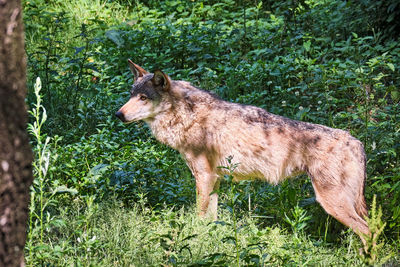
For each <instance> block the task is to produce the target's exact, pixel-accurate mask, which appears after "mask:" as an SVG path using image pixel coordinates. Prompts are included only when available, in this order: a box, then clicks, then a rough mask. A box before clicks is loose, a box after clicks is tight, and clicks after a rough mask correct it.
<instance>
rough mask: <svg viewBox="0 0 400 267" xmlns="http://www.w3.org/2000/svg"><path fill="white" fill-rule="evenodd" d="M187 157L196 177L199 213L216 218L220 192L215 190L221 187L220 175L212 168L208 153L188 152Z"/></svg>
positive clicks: (201, 215) (202, 215)
mask: <svg viewBox="0 0 400 267" xmlns="http://www.w3.org/2000/svg"><path fill="white" fill-rule="evenodd" d="M185 159H186V161H187V164H188V166H189V167H190V169H191V171H192V173H193V175H194V177H195V179H196V193H197V194H196V202H197V213H198V214H199V216H200V217H203V218H204V217H208V218H212V219H214V220H216V219H217V206H218V193H217V192H214V191H216V190H217V189H218V187H219V181H218V175H217V174H216V173H215V171H214V170H213V169H212V167H211V164H210V162H209V161H208V159H207V155H206V154H200V155H196V156H193V155H191V154H186V155H185ZM213 192H214V193H213Z"/></svg>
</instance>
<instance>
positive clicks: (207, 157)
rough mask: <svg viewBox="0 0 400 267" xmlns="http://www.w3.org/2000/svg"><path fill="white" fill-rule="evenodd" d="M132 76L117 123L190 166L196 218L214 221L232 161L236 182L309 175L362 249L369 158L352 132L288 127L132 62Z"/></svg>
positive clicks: (310, 126)
mask: <svg viewBox="0 0 400 267" xmlns="http://www.w3.org/2000/svg"><path fill="white" fill-rule="evenodd" d="M128 62H129V67H130V69H131V71H132V73H133V75H134V84H133V85H132V88H131V90H130V99H129V101H128V102H127V103H126V104H125V105H123V106H122V107H121V108H120V109H119V110H118V111H117V112H116V116H117V117H118V118H119V119H120V120H121V121H122V122H124V123H131V122H134V121H139V120H143V121H145V122H146V123H147V124H148V126H149V128H150V129H151V132H152V134H153V135H154V136H155V138H156V139H157V140H159V141H160V142H161V143H164V144H166V145H168V146H170V147H172V148H174V149H176V150H177V151H179V153H180V154H181V155H182V157H183V158H184V159H185V161H186V163H187V165H188V167H189V168H190V170H191V171H192V173H193V176H194V178H195V180H196V192H197V200H198V201H197V202H198V207H197V209H198V213H199V215H200V216H201V217H207V216H211V217H212V218H214V219H216V217H217V204H218V194H217V193H216V191H217V189H218V187H219V183H220V181H219V177H221V175H223V174H224V173H225V172H226V170H225V169H223V168H218V167H219V166H227V165H228V162H227V159H228V158H232V159H233V160H234V161H235V162H236V163H237V164H238V165H237V167H236V169H235V170H234V173H233V176H234V179H235V180H243V179H261V180H264V181H266V182H269V183H271V184H278V183H279V182H281V181H283V180H284V179H286V178H288V177H293V176H297V175H299V174H302V173H305V174H307V175H308V176H309V177H310V178H311V182H312V185H313V188H314V191H315V195H316V200H317V201H318V202H319V203H320V205H321V206H322V207H323V208H324V210H325V211H326V212H327V213H328V214H330V215H331V216H333V217H335V218H336V219H337V220H338V221H340V222H341V223H343V224H344V225H346V226H348V227H350V228H352V229H353V230H354V231H355V232H356V233H357V234H358V235H359V236H360V238H361V240H362V241H363V243H364V244H365V239H364V237H363V234H364V235H370V230H369V228H368V224H367V223H366V221H365V219H364V218H365V216H367V208H366V203H365V198H364V186H365V180H366V156H365V152H364V148H363V145H362V143H361V142H360V141H359V140H357V139H356V138H354V137H352V136H351V135H350V134H349V133H348V132H346V131H344V130H340V129H333V128H330V127H327V126H323V125H319V124H312V123H307V122H302V121H296V120H291V119H289V118H285V117H282V116H278V115H275V114H272V113H269V112H267V111H266V110H264V109H261V108H258V107H255V106H250V105H242V104H236V103H231V102H227V101H224V100H222V99H220V98H218V97H217V96H216V95H214V94H212V93H210V92H207V91H204V90H202V89H199V88H196V87H195V86H193V85H191V84H190V83H189V82H186V81H177V80H172V79H171V78H170V77H169V76H168V75H167V74H165V73H164V72H162V71H161V70H156V71H154V72H153V73H150V72H148V71H146V70H144V69H143V68H142V67H140V66H139V65H137V64H135V63H133V62H132V61H131V60H128Z"/></svg>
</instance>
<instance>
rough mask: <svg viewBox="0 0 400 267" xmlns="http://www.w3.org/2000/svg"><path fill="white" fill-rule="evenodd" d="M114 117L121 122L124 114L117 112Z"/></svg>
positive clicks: (123, 119)
mask: <svg viewBox="0 0 400 267" xmlns="http://www.w3.org/2000/svg"><path fill="white" fill-rule="evenodd" d="M115 116H117V118H118V119H120V120H121V121H125V116H124V113H122V112H121V111H117V112H116V113H115Z"/></svg>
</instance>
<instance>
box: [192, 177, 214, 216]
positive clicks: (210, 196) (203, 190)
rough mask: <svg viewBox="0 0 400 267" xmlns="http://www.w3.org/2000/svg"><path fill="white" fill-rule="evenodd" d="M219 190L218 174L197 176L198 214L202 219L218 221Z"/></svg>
mask: <svg viewBox="0 0 400 267" xmlns="http://www.w3.org/2000/svg"><path fill="white" fill-rule="evenodd" d="M218 188H219V181H218V176H217V175H216V174H213V173H205V174H203V175H198V176H196V192H197V196H196V201H197V212H198V214H199V216H200V217H202V218H210V219H213V220H216V219H217V208H218V193H217V192H215V191H216V190H218Z"/></svg>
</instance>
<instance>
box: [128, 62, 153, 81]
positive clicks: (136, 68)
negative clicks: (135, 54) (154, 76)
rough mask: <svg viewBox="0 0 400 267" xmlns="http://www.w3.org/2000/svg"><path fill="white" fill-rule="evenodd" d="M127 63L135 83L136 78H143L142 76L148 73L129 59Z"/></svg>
mask: <svg viewBox="0 0 400 267" xmlns="http://www.w3.org/2000/svg"><path fill="white" fill-rule="evenodd" d="M128 63H129V68H130V69H131V71H132V74H133V76H134V77H135V81H136V80H137V78H139V77H143V75H145V74H148V73H149V72H148V71H146V70H144V69H143V68H142V67H140V66H139V65H137V64H135V63H133V62H132V60H130V59H128Z"/></svg>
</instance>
